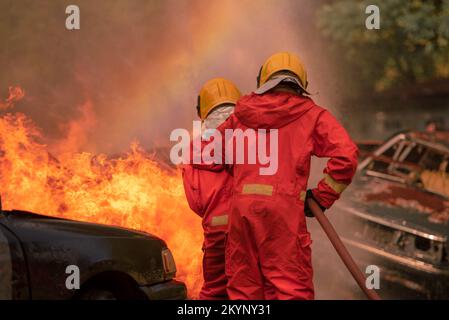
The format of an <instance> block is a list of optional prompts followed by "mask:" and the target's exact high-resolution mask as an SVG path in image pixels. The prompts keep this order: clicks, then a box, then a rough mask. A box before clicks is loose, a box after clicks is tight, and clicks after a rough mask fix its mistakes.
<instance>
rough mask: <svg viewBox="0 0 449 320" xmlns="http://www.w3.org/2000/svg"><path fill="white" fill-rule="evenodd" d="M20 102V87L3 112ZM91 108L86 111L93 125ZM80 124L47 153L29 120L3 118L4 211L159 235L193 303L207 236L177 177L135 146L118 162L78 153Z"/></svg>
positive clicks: (0, 181) (0, 171) (0, 173)
mask: <svg viewBox="0 0 449 320" xmlns="http://www.w3.org/2000/svg"><path fill="white" fill-rule="evenodd" d="M23 95H24V92H23V90H21V89H20V88H10V96H9V97H8V99H6V100H5V102H4V103H2V104H0V105H1V106H4V108H2V109H6V108H10V107H11V104H13V103H14V102H15V101H17V100H19V99H20V98H21V97H23ZM89 106H90V104H86V105H85V107H84V108H83V110H85V112H84V113H85V114H87V116H88V118H89V117H90V118H91V117H92V115H90V114H89V110H90V109H89ZM91 120H92V119H91ZM92 123H93V122H92V121H87V125H92ZM85 124H86V121H85V122H83V125H85ZM83 125H81V124H80V123H79V122H77V121H74V122H73V123H71V124H70V125H69V130H68V134H67V137H66V138H65V139H63V141H58V142H57V143H55V145H54V146H50V145H47V144H45V143H44V141H45V140H46V139H45V136H44V135H43V133H42V131H41V130H40V129H39V128H37V127H36V125H35V124H34V123H33V122H32V120H31V119H29V118H28V117H27V116H26V115H24V114H22V113H6V114H3V115H1V116H0V134H1V136H0V192H1V195H2V199H3V207H4V208H5V209H12V208H14V209H22V210H29V211H32V212H38V213H42V214H46V215H51V216H57V217H64V218H69V219H75V220H82V221H89V222H96V223H103V224H109V225H116V226H123V227H127V228H132V229H137V230H143V231H146V232H150V233H152V234H155V235H157V236H159V237H161V238H162V239H164V240H165V241H166V242H167V244H168V246H169V247H170V249H171V250H172V252H173V255H174V257H175V259H176V263H177V267H178V276H177V277H178V279H179V280H181V281H184V282H185V283H186V285H187V287H188V289H189V296H190V297H192V298H195V297H197V295H198V292H199V289H200V287H201V284H202V280H201V278H202V277H201V255H202V253H201V242H202V230H201V223H200V219H199V218H198V217H197V216H195V215H194V214H193V213H192V212H191V210H190V209H189V207H188V205H187V203H186V200H185V196H184V190H183V186H182V180H181V176H180V173H179V171H177V170H176V169H171V168H170V167H168V166H164V164H163V163H161V162H160V161H156V158H155V156H154V154H151V153H148V152H145V151H144V150H143V149H142V148H141V147H140V146H139V145H138V143H132V144H131V148H130V150H129V151H128V152H127V153H126V154H124V155H123V156H119V157H114V158H109V157H107V156H106V155H104V154H97V155H95V154H92V153H88V152H78V151H77V152H75V151H73V150H76V149H77V148H78V147H79V143H80V142H79V141H80V140H82V139H83ZM78 138H79V139H78ZM49 150H52V152H51V153H50V151H49Z"/></svg>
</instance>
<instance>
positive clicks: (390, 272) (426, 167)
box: [332, 132, 449, 299]
mask: <svg viewBox="0 0 449 320" xmlns="http://www.w3.org/2000/svg"><path fill="white" fill-rule="evenodd" d="M446 137H447V135H443V136H438V135H435V134H427V133H419V132H405V133H399V134H397V135H395V136H393V137H392V138H391V139H389V140H387V141H386V142H385V143H383V144H381V145H380V146H379V147H378V148H377V149H376V150H375V151H374V152H372V153H370V154H369V155H367V157H366V158H365V159H364V160H363V161H361V162H360V165H359V168H358V173H357V176H356V178H355V179H354V182H353V184H352V185H351V186H350V187H349V188H348V190H346V191H345V194H343V196H342V200H341V201H340V202H339V203H337V204H336V205H335V209H334V210H335V211H336V212H335V214H332V216H334V217H335V218H334V219H335V223H336V226H337V228H338V230H339V231H340V232H341V234H342V236H343V240H344V241H345V242H346V244H347V245H348V247H349V248H350V250H351V251H352V252H353V253H354V254H355V257H356V259H357V260H358V263H359V265H360V267H361V268H362V270H365V268H366V267H367V266H368V265H376V266H378V267H380V272H381V274H380V275H381V279H382V282H381V284H388V285H389V286H391V285H393V286H396V287H398V286H399V287H403V288H406V289H407V290H411V291H412V292H415V293H417V294H419V296H422V297H426V298H443V299H448V298H449V257H448V253H449V251H448V245H449V241H448V239H449V223H448V220H449V194H448V187H449V168H448V160H449V143H448V141H449V139H446ZM381 290H382V285H381ZM381 292H382V291H381ZM397 298H398V297H397Z"/></svg>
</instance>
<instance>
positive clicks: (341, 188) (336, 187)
mask: <svg viewBox="0 0 449 320" xmlns="http://www.w3.org/2000/svg"><path fill="white" fill-rule="evenodd" d="M324 182H325V183H326V184H327V185H328V186H329V187H331V189H332V190H334V191H335V192H336V193H342V192H343V191H344V190H345V189H346V187H347V186H348V185H347V184H344V183H340V182H337V181H335V180H334V179H332V177H331V176H330V175H328V174H325V175H324Z"/></svg>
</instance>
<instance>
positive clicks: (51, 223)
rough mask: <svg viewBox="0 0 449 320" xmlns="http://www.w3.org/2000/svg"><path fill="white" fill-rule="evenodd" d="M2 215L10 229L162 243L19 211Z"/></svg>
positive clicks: (135, 234) (144, 235) (131, 233)
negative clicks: (30, 229)
mask: <svg viewBox="0 0 449 320" xmlns="http://www.w3.org/2000/svg"><path fill="white" fill-rule="evenodd" d="M3 213H4V214H5V216H6V217H7V220H8V221H9V226H10V227H12V229H14V226H15V225H20V226H24V225H27V226H28V227H29V228H33V229H35V230H36V231H37V230H39V231H44V230H45V231H47V232H50V233H59V232H62V233H64V234H66V235H73V236H80V235H83V236H88V237H101V238H128V239H147V240H157V241H162V240H161V239H159V238H158V237H156V236H154V235H151V234H148V233H145V232H141V231H136V230H131V229H126V228H122V227H115V226H108V225H102V224H97V223H89V222H81V221H74V220H69V219H64V218H57V217H50V216H45V215H42V214H36V213H32V212H28V211H20V210H11V211H4V212H3ZM13 231H14V230H13Z"/></svg>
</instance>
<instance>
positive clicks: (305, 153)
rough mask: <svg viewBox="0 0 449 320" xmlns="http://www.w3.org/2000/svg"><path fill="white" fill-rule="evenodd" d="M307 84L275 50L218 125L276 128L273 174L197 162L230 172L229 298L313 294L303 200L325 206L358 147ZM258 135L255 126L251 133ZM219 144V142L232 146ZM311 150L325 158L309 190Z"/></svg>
mask: <svg viewBox="0 0 449 320" xmlns="http://www.w3.org/2000/svg"><path fill="white" fill-rule="evenodd" d="M306 89H307V76H306V71H305V69H304V66H303V64H302V63H301V61H300V60H299V58H298V57H296V56H295V55H293V54H291V53H287V52H282V53H278V54H275V55H273V56H271V57H270V58H269V59H268V60H267V61H266V62H265V64H264V65H263V66H262V68H261V70H260V73H259V77H258V89H257V90H256V91H255V92H253V93H251V94H250V95H247V96H244V97H242V98H241V99H240V100H239V101H238V102H237V105H236V108H235V112H234V114H233V115H232V116H230V117H229V119H228V120H227V121H226V122H225V123H224V124H223V125H221V126H220V127H219V128H218V130H219V131H220V133H222V136H223V137H225V134H224V132H225V130H226V129H233V130H234V132H235V129H241V130H243V132H245V130H247V129H267V130H270V129H277V133H278V139H277V144H278V148H277V150H275V154H276V156H277V158H278V167H277V170H276V172H274V174H264V175H262V174H261V172H262V171H261V170H260V169H261V168H263V167H266V164H261V163H260V161H259V159H257V161H256V163H255V164H249V163H243V164H235V159H234V162H233V163H234V164H231V165H229V164H225V165H223V164H218V163H214V164H201V165H196V167H198V168H202V169H208V170H221V169H222V168H223V167H229V168H230V169H232V172H233V176H234V180H233V199H232V211H231V216H230V222H229V230H228V236H227V245H226V275H227V277H228V291H227V292H228V295H229V298H230V299H242V300H246V299H313V298H314V288H313V283H312V276H313V270H312V261H311V247H310V246H311V243H312V241H311V237H310V234H309V232H308V231H307V226H306V218H305V217H306V216H313V214H312V213H311V212H310V210H309V208H307V206H306V202H305V200H306V198H307V197H313V198H314V199H315V200H316V201H317V203H318V204H319V205H320V206H321V208H322V209H327V208H329V207H330V206H331V205H332V204H333V202H334V201H335V200H337V199H338V198H339V196H340V194H341V193H342V192H343V190H344V189H345V188H346V187H347V185H348V184H349V183H350V182H351V180H352V177H353V175H354V173H355V171H356V167H357V154H358V150H357V147H356V145H355V144H354V143H353V142H352V140H351V138H350V137H349V135H348V133H347V132H346V130H345V129H344V128H343V127H342V126H341V125H340V124H339V122H338V121H337V120H336V119H335V118H334V117H333V116H332V115H331V114H330V113H329V112H328V111H327V110H326V109H324V108H322V107H319V106H318V105H316V104H315V103H314V102H313V100H312V99H311V98H310V97H308V92H307V91H306ZM260 135H261V133H259V131H256V136H257V139H260ZM265 136H269V134H268V133H265ZM265 139H268V138H265ZM268 140H270V139H268ZM222 142H223V143H222V146H227V145H229V144H230V142H229V141H226V140H225V139H223V141H222ZM271 142H272V141H271ZM271 142H270V141H269V142H268V143H271ZM204 145H205V142H203V146H204ZM233 148H234V149H233V154H234V155H235V152H236V148H235V145H234V146H233ZM245 150H247V149H245ZM248 150H249V151H245V152H248V154H246V155H245V159H248V157H247V156H249V152H251V150H250V148H248ZM225 152H227V150H225V148H223V150H222V154H223V155H224V154H225ZM223 155H220V157H222V158H223V159H225V157H224V156H223ZM312 156H317V157H326V158H330V159H329V161H328V162H327V166H326V168H325V169H324V176H323V179H322V180H321V181H320V182H319V183H318V186H317V187H316V188H314V189H311V190H307V180H308V178H309V173H310V160H311V157H312ZM222 163H228V162H225V161H222Z"/></svg>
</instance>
